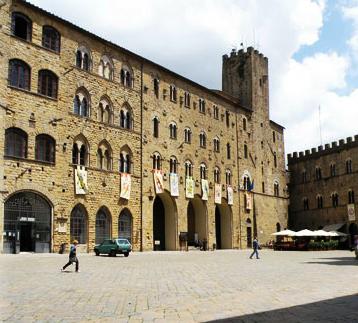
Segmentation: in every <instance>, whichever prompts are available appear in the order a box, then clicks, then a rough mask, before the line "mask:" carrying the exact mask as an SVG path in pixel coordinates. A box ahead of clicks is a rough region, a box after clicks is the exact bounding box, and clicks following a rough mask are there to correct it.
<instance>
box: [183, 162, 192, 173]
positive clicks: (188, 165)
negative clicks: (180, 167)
mask: <svg viewBox="0 0 358 323" xmlns="http://www.w3.org/2000/svg"><path fill="white" fill-rule="evenodd" d="M184 166H185V177H192V176H193V164H192V163H191V161H190V160H187V161H185V163H184Z"/></svg>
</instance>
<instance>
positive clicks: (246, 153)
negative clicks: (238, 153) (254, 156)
mask: <svg viewBox="0 0 358 323" xmlns="http://www.w3.org/2000/svg"><path fill="white" fill-rule="evenodd" d="M248 157H249V153H248V149H247V145H246V144H245V145H244V158H248Z"/></svg>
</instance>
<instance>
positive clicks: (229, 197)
mask: <svg viewBox="0 0 358 323" xmlns="http://www.w3.org/2000/svg"><path fill="white" fill-rule="evenodd" d="M227 204H229V205H233V204H234V191H233V189H232V187H231V186H228V187H227Z"/></svg>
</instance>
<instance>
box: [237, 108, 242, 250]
mask: <svg viewBox="0 0 358 323" xmlns="http://www.w3.org/2000/svg"><path fill="white" fill-rule="evenodd" d="M237 117H238V115H237V114H236V113H235V119H236V156H235V157H236V161H237V192H238V197H239V198H238V201H239V202H238V207H239V248H240V249H242V244H241V208H240V169H239V133H238V127H237V124H238V120H237Z"/></svg>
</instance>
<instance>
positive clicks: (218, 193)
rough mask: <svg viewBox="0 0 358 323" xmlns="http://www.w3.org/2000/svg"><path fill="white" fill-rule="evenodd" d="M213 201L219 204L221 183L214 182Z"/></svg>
mask: <svg viewBox="0 0 358 323" xmlns="http://www.w3.org/2000/svg"><path fill="white" fill-rule="evenodd" d="M215 203H216V204H221V185H220V184H215Z"/></svg>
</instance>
